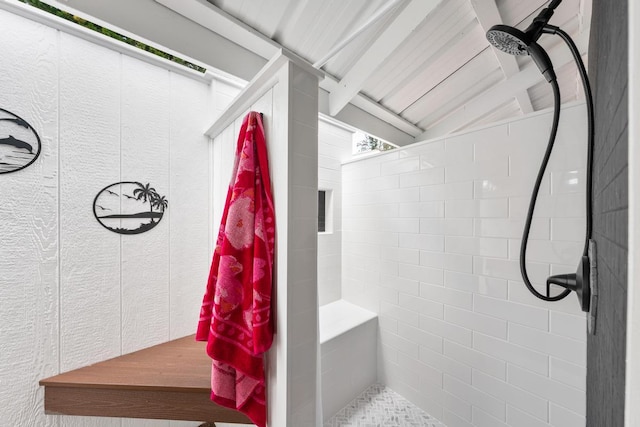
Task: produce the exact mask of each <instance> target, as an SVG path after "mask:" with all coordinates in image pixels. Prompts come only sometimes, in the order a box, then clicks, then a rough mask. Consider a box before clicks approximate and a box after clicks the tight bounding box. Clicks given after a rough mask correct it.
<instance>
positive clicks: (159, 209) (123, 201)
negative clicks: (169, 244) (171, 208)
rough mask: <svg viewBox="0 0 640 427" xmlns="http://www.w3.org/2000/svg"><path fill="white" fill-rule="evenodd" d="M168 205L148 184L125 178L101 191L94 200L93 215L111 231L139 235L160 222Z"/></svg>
mask: <svg viewBox="0 0 640 427" xmlns="http://www.w3.org/2000/svg"><path fill="white" fill-rule="evenodd" d="M168 205H169V201H168V200H167V199H166V198H165V197H164V196H161V195H160V194H158V192H157V191H156V190H155V188H153V187H151V185H150V184H149V183H147V184H142V183H141V182H137V181H123V182H116V183H115V184H111V185H108V186H106V187H105V188H103V189H102V190H100V192H99V193H98V195H97V196H96V197H95V199H94V200H93V214H94V215H95V217H96V219H97V220H98V222H99V223H100V224H101V225H102V226H103V227H104V228H106V229H107V230H109V231H113V232H114V233H118V234H140V233H144V232H145V231H149V230H151V229H152V228H154V227H155V226H156V225H158V224H159V223H160V221H161V220H162V217H163V215H164V212H165V209H167V206H168Z"/></svg>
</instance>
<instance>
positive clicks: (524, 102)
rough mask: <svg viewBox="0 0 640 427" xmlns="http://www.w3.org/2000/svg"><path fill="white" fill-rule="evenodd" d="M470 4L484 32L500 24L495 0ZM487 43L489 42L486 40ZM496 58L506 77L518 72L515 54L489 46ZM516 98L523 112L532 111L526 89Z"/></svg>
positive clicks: (476, 0) (476, 1) (500, 19)
mask: <svg viewBox="0 0 640 427" xmlns="http://www.w3.org/2000/svg"><path fill="white" fill-rule="evenodd" d="M471 5H472V6H473V10H474V11H475V13H476V16H477V17H478V22H479V23H480V26H481V27H482V29H483V30H484V32H485V33H486V32H487V31H488V30H489V29H490V28H491V27H492V26H493V25H496V24H501V23H502V17H501V16H500V11H499V10H498V5H497V4H496V2H495V0H471ZM487 44H489V42H488V41H487ZM491 50H492V51H493V53H494V55H495V57H496V60H497V61H498V63H499V64H500V68H502V71H503V73H504V76H505V77H506V78H507V79H508V78H509V77H511V76H514V75H516V74H518V73H519V72H520V68H519V67H518V62H517V61H516V58H515V56H512V55H508V54H506V53H504V52H499V51H498V50H497V49H496V48H495V47H493V46H492V47H491ZM515 97H516V100H517V101H518V104H519V105H520V109H521V110H522V113H523V114H528V113H531V112H533V105H532V104H531V98H530V97H529V94H528V93H527V91H526V89H525V90H523V91H521V92H518V93H516V94H515Z"/></svg>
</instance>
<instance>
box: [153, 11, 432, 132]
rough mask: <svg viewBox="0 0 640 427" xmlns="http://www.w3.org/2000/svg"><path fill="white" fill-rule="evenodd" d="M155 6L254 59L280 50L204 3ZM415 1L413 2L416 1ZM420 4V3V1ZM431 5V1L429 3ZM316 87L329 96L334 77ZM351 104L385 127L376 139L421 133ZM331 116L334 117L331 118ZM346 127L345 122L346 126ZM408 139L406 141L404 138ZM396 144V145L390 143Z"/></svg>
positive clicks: (366, 105) (372, 105)
mask: <svg viewBox="0 0 640 427" xmlns="http://www.w3.org/2000/svg"><path fill="white" fill-rule="evenodd" d="M155 1H156V2H157V3H159V4H162V5H163V6H165V7H167V8H169V9H171V10H173V11H174V12H176V13H178V14H180V15H182V16H184V17H186V18H187V19H190V20H192V21H193V22H196V23H197V24H199V25H201V26H203V27H204V28H207V29H209V30H211V31H213V32H215V33H218V34H219V35H221V36H223V37H224V38H226V39H228V40H230V41H232V42H234V43H236V44H239V45H240V46H242V47H243V48H245V49H247V50H249V51H251V52H253V53H255V54H256V55H258V56H260V57H262V58H264V59H266V60H270V59H271V58H272V57H273V56H275V55H276V54H277V53H278V52H279V51H280V50H281V49H282V48H283V46H282V45H280V44H279V43H277V42H276V41H274V40H271V39H270V38H268V37H267V36H265V35H264V34H262V33H260V32H258V31H256V30H255V29H253V28H251V27H249V26H248V25H246V24H245V23H243V22H242V21H240V20H238V19H236V18H234V17H232V16H230V15H229V14H228V13H226V12H224V11H223V10H221V9H220V8H218V7H216V6H214V5H212V4H211V3H209V2H207V1H205V0H189V1H185V0H155ZM416 1H417V0H416ZM421 1H424V0H421ZM429 1H432V0H429ZM320 87H321V88H322V89H324V90H325V91H327V92H329V93H332V92H334V91H336V90H338V88H339V82H338V79H336V78H335V77H333V76H331V75H329V74H327V73H325V78H324V80H322V81H321V82H320ZM350 102H351V104H352V105H353V106H355V107H357V108H358V109H361V110H363V111H364V112H365V113H367V114H368V115H369V116H370V117H371V120H375V119H378V120H380V121H382V122H384V123H385V124H386V126H388V127H389V129H388V131H387V132H384V134H377V136H379V137H381V138H389V137H390V136H391V135H397V134H398V131H400V133H399V134H400V135H403V136H402V138H401V141H402V142H405V141H407V142H409V141H412V139H413V138H415V137H416V136H417V135H420V134H421V133H422V132H423V129H421V128H419V127H417V126H416V125H414V124H413V123H411V122H409V121H407V120H405V119H404V118H402V117H401V116H399V115H398V114H396V113H394V112H392V111H390V110H389V109H387V108H385V107H383V106H382V105H380V104H379V103H377V102H375V101H374V100H372V99H370V98H368V97H366V96H364V95H362V94H360V93H357V94H356V95H355V97H353V98H352V99H351V100H350ZM323 113H329V108H328V107H327V108H326V111H323ZM334 116H335V115H334ZM351 116H352V115H348V116H347V117H351ZM347 123H348V122H347ZM363 123H364V122H363V121H361V120H360V121H359V122H358V123H357V124H356V123H348V124H350V125H352V126H356V127H359V128H360V129H362V130H363V131H366V132H371V133H373V134H375V133H374V132H372V131H370V130H369V129H367V128H362V125H363ZM373 128H375V129H378V130H380V129H382V128H384V125H383V126H380V125H374V126H373ZM407 136H408V137H407ZM394 142H396V141H394Z"/></svg>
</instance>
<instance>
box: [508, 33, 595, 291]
mask: <svg viewBox="0 0 640 427" xmlns="http://www.w3.org/2000/svg"><path fill="white" fill-rule="evenodd" d="M544 32H545V33H547V34H555V35H558V36H560V37H561V38H562V39H563V40H564V42H565V43H566V44H567V45H568V46H569V50H571V54H572V55H573V59H574V60H575V62H576V65H577V66H578V71H579V73H580V79H581V80H582V86H583V88H584V93H585V98H586V103H587V122H588V123H587V133H588V134H587V173H586V180H587V182H586V197H585V199H586V228H585V238H584V249H583V250H582V255H583V256H588V253H589V240H590V239H591V232H592V228H593V203H592V198H593V196H592V194H591V193H592V182H591V181H592V175H593V143H594V139H593V136H594V129H593V118H594V116H593V96H592V94H591V86H590V85H589V78H588V76H587V70H586V68H585V66H584V62H582V57H581V56H580V51H579V50H578V48H577V47H576V45H575V43H574V42H573V40H572V39H571V37H570V36H569V34H567V33H566V32H565V31H563V30H562V29H560V28H558V27H556V26H553V25H546V26H545V28H544ZM549 84H550V85H551V88H552V89H553V100H554V107H553V124H552V126H551V134H550V135H549V142H548V144H547V150H546V151H545V153H544V157H543V159H542V163H541V164H540V170H539V171H538V176H537V177H536V182H535V184H534V186H533V192H532V193H531V200H530V202H529V209H528V211H527V219H526V221H525V225H524V231H523V234H522V244H521V245H520V272H521V274H522V279H523V280H524V284H525V285H526V287H527V289H529V291H530V292H531V293H532V294H533V295H534V296H536V297H537V298H540V299H541V300H544V301H560V300H561V299H563V298H565V297H566V296H567V295H569V294H570V293H571V290H570V289H565V290H564V291H562V292H561V293H560V294H558V295H555V296H550V295H549V287H547V295H543V294H541V293H540V292H538V291H537V290H536V289H535V288H534V287H533V284H532V283H531V280H529V275H528V273H527V266H526V254H527V243H528V241H529V232H530V231H531V221H532V219H533V211H534V210H535V206H536V200H537V198H538V192H539V191H540V185H541V184H542V178H543V176H544V172H545V170H546V169H547V164H548V163H549V158H550V157H551V152H552V151H553V145H554V143H555V140H556V135H557V133H558V122H559V121H560V87H559V86H558V82H557V81H556V80H555V79H554V80H552V81H551V82H549Z"/></svg>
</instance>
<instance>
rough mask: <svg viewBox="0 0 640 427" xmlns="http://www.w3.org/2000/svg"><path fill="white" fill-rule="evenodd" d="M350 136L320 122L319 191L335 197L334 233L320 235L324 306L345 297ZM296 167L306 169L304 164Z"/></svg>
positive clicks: (367, 212)
mask: <svg viewBox="0 0 640 427" xmlns="http://www.w3.org/2000/svg"><path fill="white" fill-rule="evenodd" d="M351 135H352V132H351V131H348V130H346V129H344V128H341V127H338V126H336V125H334V124H332V123H329V122H327V121H324V120H320V121H319V122H318V188H319V189H321V190H331V197H332V200H331V203H330V211H329V212H327V216H331V219H332V229H331V230H328V231H327V232H325V233H319V234H318V300H319V304H320V305H321V306H322V305H325V304H329V303H331V302H333V301H337V300H339V299H340V298H341V296H342V290H341V284H342V271H341V270H342V267H341V265H342V246H341V245H342V170H341V169H342V162H344V161H345V160H347V159H349V158H351ZM294 161H295V160H294ZM297 166H298V167H307V165H305V164H304V163H300V164H299V165H297ZM396 179H397V178H396ZM396 187H397V185H396ZM311 206H313V204H311ZM390 208H391V209H395V210H392V211H391V212H390V213H389V216H393V217H398V215H397V211H398V206H397V205H390ZM378 211H379V212H380V215H382V214H383V213H384V212H385V211H384V209H379V210H378ZM360 214H361V215H362V216H363V217H365V216H367V215H373V214H372V213H371V211H370V210H369V209H362V211H361V212H360ZM354 243H356V242H354ZM354 249H355V248H354Z"/></svg>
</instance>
